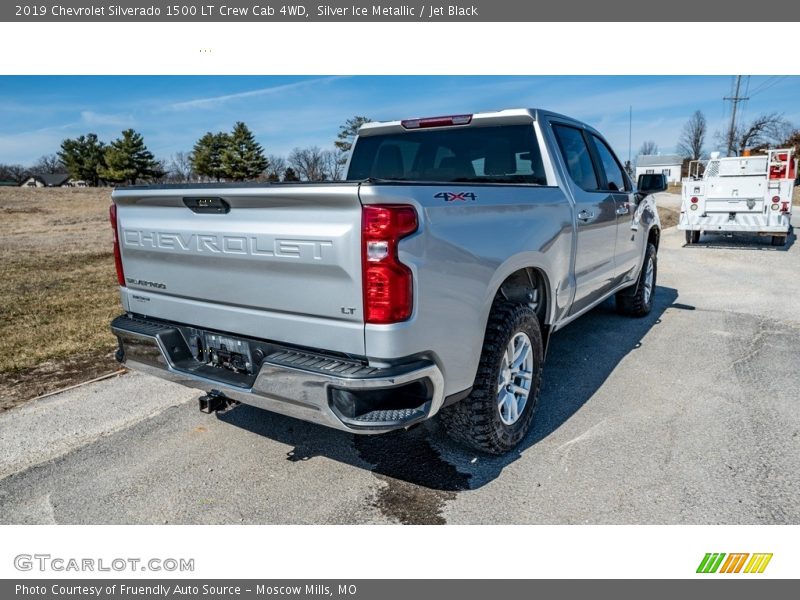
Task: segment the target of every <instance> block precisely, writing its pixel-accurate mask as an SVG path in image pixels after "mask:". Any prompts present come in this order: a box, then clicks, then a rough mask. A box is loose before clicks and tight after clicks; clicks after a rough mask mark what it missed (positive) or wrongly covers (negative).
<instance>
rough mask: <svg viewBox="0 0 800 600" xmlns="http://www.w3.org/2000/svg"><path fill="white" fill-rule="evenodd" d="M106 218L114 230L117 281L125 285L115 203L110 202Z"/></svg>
mask: <svg viewBox="0 0 800 600" xmlns="http://www.w3.org/2000/svg"><path fill="white" fill-rule="evenodd" d="M108 218H109V220H110V221H111V229H112V230H113V231H114V266H115V267H116V268H117V281H118V282H119V284H120V285H121V286H125V273H124V272H123V271H122V254H120V251H119V233H118V232H117V205H116V204H112V205H111V207H110V208H109V209H108Z"/></svg>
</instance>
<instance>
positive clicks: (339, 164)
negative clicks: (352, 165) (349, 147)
mask: <svg viewBox="0 0 800 600" xmlns="http://www.w3.org/2000/svg"><path fill="white" fill-rule="evenodd" d="M345 164H347V152H343V151H342V150H339V149H338V148H337V149H335V150H325V152H323V165H324V166H323V168H324V170H325V179H329V180H331V181H341V180H342V179H344V166H345Z"/></svg>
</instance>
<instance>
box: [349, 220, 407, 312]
mask: <svg viewBox="0 0 800 600" xmlns="http://www.w3.org/2000/svg"><path fill="white" fill-rule="evenodd" d="M417 225H418V223H417V212H416V210H414V208H413V207H412V206H407V205H394V204H385V205H380V206H365V207H364V209H363V212H362V215H361V263H362V283H363V288H364V320H365V321H366V322H367V323H375V324H386V323H397V322H398V321H405V320H406V319H408V318H409V317H410V316H411V312H412V310H413V306H414V289H413V282H412V279H413V278H412V274H411V269H409V268H408V267H407V266H406V265H404V264H403V263H401V262H400V259H399V258H398V256H397V246H398V243H399V242H400V240H401V239H403V238H404V237H406V236H408V235H411V234H412V233H414V232H415V231H416V230H417Z"/></svg>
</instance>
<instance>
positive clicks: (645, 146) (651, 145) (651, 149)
mask: <svg viewBox="0 0 800 600" xmlns="http://www.w3.org/2000/svg"><path fill="white" fill-rule="evenodd" d="M657 153H658V144H656V143H655V142H654V141H653V140H646V141H644V142H642V145H641V146H639V154H640V155H642V154H657Z"/></svg>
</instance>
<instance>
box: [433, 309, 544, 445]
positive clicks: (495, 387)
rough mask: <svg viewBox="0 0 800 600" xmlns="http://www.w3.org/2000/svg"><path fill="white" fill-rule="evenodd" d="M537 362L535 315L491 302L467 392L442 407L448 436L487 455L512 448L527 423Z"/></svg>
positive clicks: (537, 383) (532, 404) (534, 394)
mask: <svg viewBox="0 0 800 600" xmlns="http://www.w3.org/2000/svg"><path fill="white" fill-rule="evenodd" d="M543 359H544V350H543V346H542V333H541V328H540V327H539V319H538V318H537V317H536V312H535V311H534V310H533V309H532V308H530V307H528V306H526V305H516V304H508V303H502V302H497V303H495V306H494V307H493V308H492V313H491V314H490V315H489V323H488V324H487V326H486V335H485V337H484V342H483V351H482V353H481V360H480V363H479V365H478V374H477V376H476V378H475V383H474V385H473V387H472V392H471V393H470V395H469V396H468V397H467V398H465V399H464V400H461V401H460V402H457V403H456V404H453V405H452V406H448V407H446V408H444V409H442V412H441V417H442V424H443V425H444V428H445V431H447V433H448V435H450V437H452V438H453V439H455V440H456V441H459V442H462V443H464V444H466V445H468V446H471V447H472V448H475V449H477V450H480V451H482V452H486V453H488V454H504V453H506V452H508V451H510V450H512V449H513V448H514V447H515V446H516V445H517V444H519V443H520V441H522V439H523V438H524V437H525V435H526V434H527V433H528V431H529V430H530V428H531V424H532V423H533V413H534V411H535V409H536V401H537V400H538V398H539V386H540V383H541V372H542V362H543Z"/></svg>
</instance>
